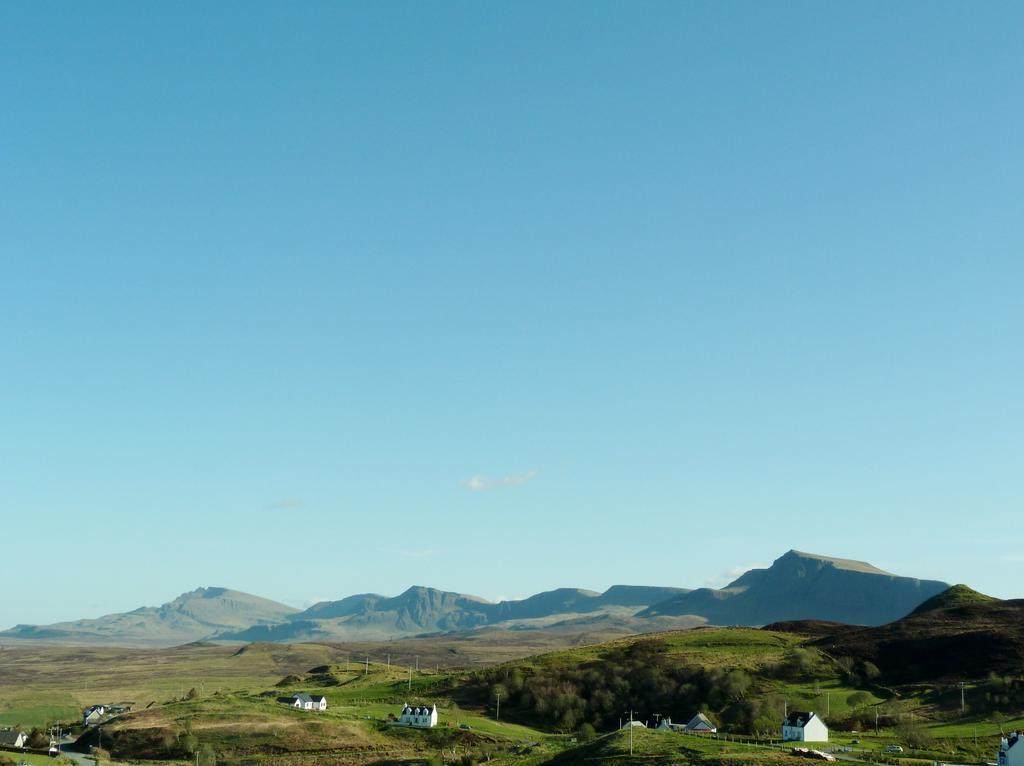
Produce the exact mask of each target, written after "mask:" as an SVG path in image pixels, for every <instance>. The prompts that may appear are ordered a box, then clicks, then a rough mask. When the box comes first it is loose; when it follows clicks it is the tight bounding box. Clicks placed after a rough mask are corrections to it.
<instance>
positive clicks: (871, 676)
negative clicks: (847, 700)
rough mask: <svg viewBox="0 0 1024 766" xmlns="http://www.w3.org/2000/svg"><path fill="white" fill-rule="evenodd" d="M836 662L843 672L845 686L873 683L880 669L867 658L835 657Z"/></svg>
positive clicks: (880, 673)
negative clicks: (861, 659) (860, 659)
mask: <svg viewBox="0 0 1024 766" xmlns="http://www.w3.org/2000/svg"><path fill="white" fill-rule="evenodd" d="M836 664H837V665H838V666H839V669H840V671H842V674H843V682H844V683H845V684H846V685H847V686H863V685H864V684H871V683H875V681H877V680H878V677H879V676H880V675H882V671H881V670H879V669H878V666H877V665H876V664H875V663H873V662H870V661H869V660H863V661H859V660H855V659H854V658H853V657H837V658H836Z"/></svg>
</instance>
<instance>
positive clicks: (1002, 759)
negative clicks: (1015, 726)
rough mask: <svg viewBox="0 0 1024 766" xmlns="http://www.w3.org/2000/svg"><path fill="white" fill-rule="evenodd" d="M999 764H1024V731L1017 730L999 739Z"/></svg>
mask: <svg viewBox="0 0 1024 766" xmlns="http://www.w3.org/2000/svg"><path fill="white" fill-rule="evenodd" d="M998 764H999V766H1024V732H1019V731H1015V732H1013V733H1012V734H1009V735H1007V736H1005V737H1003V738H1002V739H1000V740H999V760H998Z"/></svg>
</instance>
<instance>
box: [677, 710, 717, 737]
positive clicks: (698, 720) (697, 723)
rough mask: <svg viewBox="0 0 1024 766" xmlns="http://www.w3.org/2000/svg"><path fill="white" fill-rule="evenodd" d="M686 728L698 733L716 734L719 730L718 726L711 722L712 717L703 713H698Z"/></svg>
mask: <svg viewBox="0 0 1024 766" xmlns="http://www.w3.org/2000/svg"><path fill="white" fill-rule="evenodd" d="M684 728H685V729H686V731H693V732H697V733H698V734H714V733H715V732H716V731H718V727H717V726H715V725H714V724H713V723H711V719H710V718H708V717H707V716H706V715H704V714H703V713H697V715H695V716H694V717H693V718H691V719H690V722H689V723H688V724H686V726H685V727H684Z"/></svg>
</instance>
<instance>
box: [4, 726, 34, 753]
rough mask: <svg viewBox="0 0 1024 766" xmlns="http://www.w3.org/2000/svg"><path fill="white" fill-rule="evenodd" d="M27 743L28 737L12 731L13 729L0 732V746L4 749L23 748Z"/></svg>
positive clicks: (23, 733)
mask: <svg viewBox="0 0 1024 766" xmlns="http://www.w3.org/2000/svg"><path fill="white" fill-rule="evenodd" d="M27 741H28V735H27V734H26V733H25V732H23V731H14V730H13V729H4V730H3V731H0V745H3V746H4V747H19V748H20V747H25V743H26V742H27Z"/></svg>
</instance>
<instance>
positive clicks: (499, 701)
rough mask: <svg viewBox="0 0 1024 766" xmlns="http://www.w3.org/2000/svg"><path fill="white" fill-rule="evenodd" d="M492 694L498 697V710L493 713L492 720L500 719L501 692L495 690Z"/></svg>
mask: <svg viewBox="0 0 1024 766" xmlns="http://www.w3.org/2000/svg"><path fill="white" fill-rule="evenodd" d="M494 696H495V697H497V698H498V711H497V712H496V713H495V714H494V720H495V721H500V720H501V692H495V693H494Z"/></svg>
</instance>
